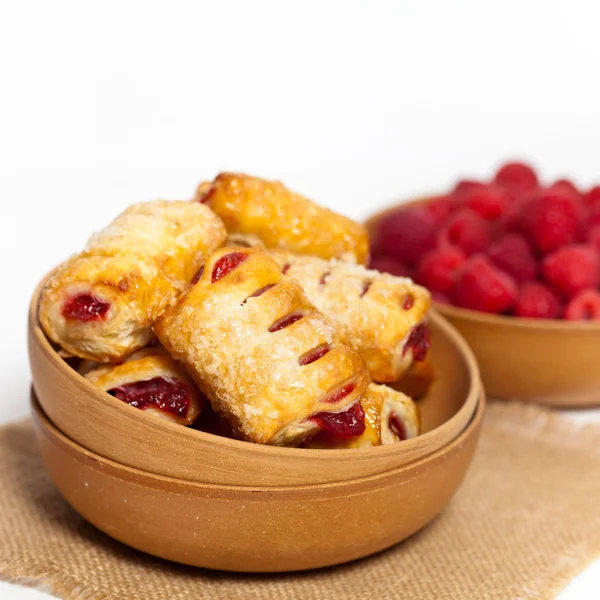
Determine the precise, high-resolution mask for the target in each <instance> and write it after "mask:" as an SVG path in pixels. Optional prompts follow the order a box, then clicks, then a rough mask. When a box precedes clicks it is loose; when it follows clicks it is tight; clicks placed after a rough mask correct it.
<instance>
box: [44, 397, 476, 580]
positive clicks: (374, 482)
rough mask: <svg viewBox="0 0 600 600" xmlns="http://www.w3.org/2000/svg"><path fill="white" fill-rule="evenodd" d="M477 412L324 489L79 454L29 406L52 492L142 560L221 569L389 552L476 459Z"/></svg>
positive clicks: (329, 561)
mask: <svg viewBox="0 0 600 600" xmlns="http://www.w3.org/2000/svg"><path fill="white" fill-rule="evenodd" d="M483 410H484V398H483V395H482V396H481V400H480V402H479V407H478V410H477V412H476V414H475V416H474V418H473V419H472V420H471V422H470V423H469V425H468V426H467V428H466V429H465V430H464V431H463V432H462V433H461V434H460V435H459V436H458V437H457V438H456V439H455V440H454V441H452V442H451V443H450V444H448V445H447V446H445V447H444V448H443V449H441V450H439V451H437V452H434V453H433V454H430V455H429V456H428V457H426V458H423V459H421V460H418V461H416V462H414V463H412V464H410V465H407V466H404V467H399V468H396V469H393V470H391V471H388V472H387V473H382V474H379V475H373V476H371V477H363V478H360V479H355V480H353V481H344V482H338V483H331V484H323V485H307V486H295V487H287V488H280V487H279V488H278V487H237V486H220V485H210V484H202V483H197V482H190V481H183V480H180V479H173V478H170V477H162V476H160V475H153V474H151V473H147V472H143V471H139V470H137V469H132V468H130V467H126V466H123V465H120V464H118V463H115V462H113V461H110V460H108V459H105V458H103V457H101V456H98V455H97V454H94V453H92V452H90V451H89V450H86V449H85V448H82V447H81V446H79V445H78V444H76V443H75V442H73V441H72V440H70V439H69V438H68V437H66V436H65V435H63V434H62V433H61V432H60V431H59V430H58V429H57V428H56V427H54V425H53V424H52V423H51V422H50V421H49V420H48V418H47V417H46V416H45V415H44V413H43V411H42V409H41V407H40V406H39V404H38V403H37V401H36V400H35V398H34V399H33V401H32V412H33V421H34V428H35V433H36V438H37V442H38V446H39V449H40V452H41V455H42V458H43V460H44V462H45V464H46V467H47V469H48V471H49V473H50V476H51V477H52V479H53V481H54V483H55V485H56V487H57V488H58V489H59V490H60V492H61V493H62V495H63V496H64V497H65V499H66V500H67V501H68V502H69V504H71V506H72V507H73V508H74V509H75V510H76V511H77V512H78V513H80V514H81V515H82V516H83V517H84V518H85V519H87V520H88V521H89V522H90V523H92V524H93V525H95V526H96V527H97V528H98V529H100V530H102V531H104V532H105V533H106V534H108V535H110V536H111V537H114V538H115V539H117V540H119V541H121V542H123V543H124V544H127V545H128V546H132V547H134V548H137V549H138V550H142V551H144V552H147V553H149V554H153V555H155V556H159V557H161V558H166V559H169V560H173V561H177V562H181V563H185V564H189V565H194V566H198V567H206V568H210V569H223V570H228V571H259V572H276V571H296V570H302V569H313V568H317V567H325V566H328V565H334V564H338V563H342V562H346V561H349V560H354V559H357V558H361V557H363V556H367V555H369V554H372V553H374V552H378V551H379V550H383V549H384V548H387V547H389V546H392V545H394V544H396V543H398V542H400V541H402V540H404V539H405V538H407V537H408V536H410V535H411V534H413V533H415V532H416V531H418V530H419V529H421V528H422V527H424V526H425V525H426V524H427V523H429V522H430V521H431V520H432V519H433V518H434V517H435V516H436V515H437V514H438V513H439V512H440V511H441V510H443V508H444V507H445V506H446V504H448V502H449V500H450V498H451V497H452V496H453V494H454V493H455V491H456V490H457V488H458V486H459V485H460V483H461V481H462V479H463V477H464V475H465V472H466V471H467V468H468V467H469V464H470V463H471V460H472V458H473V454H474V452H475V447H476V444H477V439H478V436H479V429H480V425H481V419H482V415H483Z"/></svg>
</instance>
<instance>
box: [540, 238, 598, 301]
mask: <svg viewBox="0 0 600 600" xmlns="http://www.w3.org/2000/svg"><path fill="white" fill-rule="evenodd" d="M542 271H543V273H544V277H545V278H546V280H547V281H548V282H549V283H550V284H551V285H553V286H554V287H555V288H556V289H557V290H558V291H559V292H560V293H562V294H564V295H565V296H566V297H567V298H572V297H573V296H575V295H576V294H577V293H579V292H580V291H582V290H585V289H587V288H593V287H596V286H597V285H598V281H599V280H600V257H599V256H598V253H597V252H596V251H595V250H594V249H593V248H590V247H589V246H582V245H576V244H573V245H572V246H565V247H564V248H560V249H559V250H557V251H556V252H553V253H552V254H550V255H549V256H547V257H546V258H545V259H544V262H543V263H542Z"/></svg>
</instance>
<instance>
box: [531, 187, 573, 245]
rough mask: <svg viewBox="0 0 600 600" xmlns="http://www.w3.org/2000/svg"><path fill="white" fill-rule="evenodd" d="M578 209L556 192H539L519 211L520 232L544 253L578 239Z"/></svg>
mask: <svg viewBox="0 0 600 600" xmlns="http://www.w3.org/2000/svg"><path fill="white" fill-rule="evenodd" d="M582 218H583V214H582V210H581V206H580V204H579V203H578V202H576V201H575V200H574V199H573V198H572V197H571V196H569V195H568V194H565V193H564V192H560V191H556V190H555V191H552V190H542V191H540V193H538V194H536V196H535V197H534V198H533V199H531V200H530V201H529V202H527V204H525V206H524V207H523V210H522V211H521V229H522V231H523V232H524V233H525V234H526V235H527V237H528V238H529V239H530V240H531V241H532V242H533V244H534V245H535V247H536V248H537V249H538V250H539V251H540V252H542V253H544V254H548V253H549V252H552V251H553V250H556V249H557V248H560V247H561V246H565V245H567V244H572V243H573V242H575V241H577V240H578V239H579V235H580V231H581V224H582Z"/></svg>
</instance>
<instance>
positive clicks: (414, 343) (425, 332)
mask: <svg viewBox="0 0 600 600" xmlns="http://www.w3.org/2000/svg"><path fill="white" fill-rule="evenodd" d="M429 348H431V338H430V336H429V329H428V328H427V325H425V323H421V324H420V325H417V326H416V327H413V329H412V330H411V332H410V335H409V336H408V340H407V341H406V344H404V349H403V350H402V356H404V355H405V354H406V353H407V352H408V351H409V350H412V353H413V359H414V360H416V361H422V360H425V357H426V356H427V351H428V350H429Z"/></svg>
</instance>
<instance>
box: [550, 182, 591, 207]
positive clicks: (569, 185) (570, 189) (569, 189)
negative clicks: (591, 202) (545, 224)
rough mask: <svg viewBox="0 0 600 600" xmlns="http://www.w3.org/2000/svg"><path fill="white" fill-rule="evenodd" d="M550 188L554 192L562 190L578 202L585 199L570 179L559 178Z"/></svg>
mask: <svg viewBox="0 0 600 600" xmlns="http://www.w3.org/2000/svg"><path fill="white" fill-rule="evenodd" d="M548 189H549V190H552V191H553V192H559V193H560V192H562V193H563V194H566V195H567V196H570V197H571V198H573V199H574V200H577V201H578V202H579V201H581V200H582V199H583V195H582V194H581V192H580V191H579V190H578V189H577V188H576V187H575V185H574V183H573V182H572V181H569V180H568V179H559V180H558V181H555V182H554V183H553V184H552V185H551V186H550V187H549V188H548Z"/></svg>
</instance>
